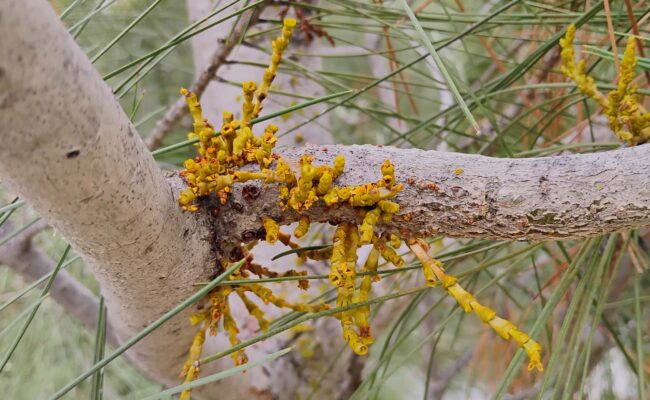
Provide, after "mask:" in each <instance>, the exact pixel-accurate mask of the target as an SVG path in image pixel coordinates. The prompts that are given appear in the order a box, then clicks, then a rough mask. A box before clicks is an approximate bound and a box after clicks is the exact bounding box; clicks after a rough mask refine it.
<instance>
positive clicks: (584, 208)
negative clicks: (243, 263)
mask: <svg viewBox="0 0 650 400" xmlns="http://www.w3.org/2000/svg"><path fill="white" fill-rule="evenodd" d="M278 153H279V154H280V155H281V156H282V157H284V158H285V159H286V160H287V161H289V162H291V163H293V165H294V166H297V160H298V158H299V157H300V156H301V155H303V154H305V153H308V154H312V155H314V157H315V160H314V164H315V165H320V164H329V165H331V164H332V162H333V160H334V157H335V156H336V155H337V154H343V155H344V156H345V159H346V168H345V173H344V174H343V175H341V176H340V177H339V178H338V180H337V181H336V182H335V184H336V185H338V186H345V185H359V184H362V183H367V182H376V181H377V180H379V179H380V175H381V173H380V165H381V163H382V162H383V161H384V160H386V159H390V160H391V161H392V162H393V165H394V166H395V175H396V178H397V180H398V181H399V182H401V183H403V184H404V190H403V191H402V192H401V193H399V194H398V195H397V196H396V197H395V199H394V200H395V201H396V202H398V203H399V204H400V207H401V210H400V212H399V213H398V214H397V215H395V217H394V218H393V220H392V221H391V222H390V223H388V224H383V225H380V228H383V229H386V230H389V231H392V232H396V233H399V234H400V235H401V236H402V237H405V238H409V237H428V236H432V235H446V236H452V237H464V238H483V239H501V240H502V239H505V240H557V239H568V238H577V237H586V236H593V235H598V234H602V233H607V232H613V231H622V230H629V229H635V228H639V227H643V226H648V225H650V176H649V175H648V174H647V172H646V170H645V168H646V166H647V165H648V163H650V145H642V146H637V147H633V148H624V149H620V150H616V151H608V152H602V153H594V154H580V155H561V156H554V157H544V158H522V159H507V158H492V157H484V156H479V155H470V154H458V153H443V152H437V151H424V150H417V149H398V148H394V147H382V146H373V145H363V146H342V145H331V146H308V147H303V148H289V149H283V150H279V151H278ZM296 170H297V167H296ZM250 185H255V186H257V187H258V189H259V190H255V191H254V192H255V193H259V196H258V197H256V198H254V199H251V197H250V196H246V197H243V196H242V195H241V191H242V188H244V187H246V186H250ZM247 191H248V192H249V193H250V190H247ZM277 196H278V193H277V188H276V187H275V185H270V184H260V183H244V184H238V185H236V189H235V190H234V196H233V198H232V200H231V205H234V207H233V206H231V207H229V208H227V209H225V210H222V212H220V214H219V219H218V220H217V221H216V222H217V224H218V226H222V227H225V226H230V227H233V226H234V227H235V229H230V230H229V232H230V235H228V236H232V237H233V238H234V240H235V241H237V240H241V239H242V238H245V237H247V236H250V235H251V232H256V230H257V229H259V227H260V226H261V222H260V219H261V217H262V216H263V215H266V216H271V217H273V218H276V219H277V220H278V221H281V222H282V223H283V224H287V223H291V222H294V221H296V220H297V218H298V217H299V216H298V215H297V214H296V213H292V212H286V211H284V212H283V211H282V209H281V207H280V205H279V204H278V201H277V198H278V197H277ZM307 214H308V215H309V216H310V218H311V220H312V221H314V222H338V221H343V220H356V221H359V220H358V216H357V214H356V213H355V212H354V210H352V209H351V208H350V207H340V208H338V209H327V208H325V207H324V206H323V205H319V204H316V205H314V206H313V207H312V208H311V209H310V210H308V211H307ZM235 221H236V224H235V223H234V222H235ZM236 235H239V237H237V236H236ZM220 240H222V241H225V240H227V238H226V237H224V236H222V237H221V238H220ZM223 244H224V245H225V244H226V243H225V242H224V243H223Z"/></svg>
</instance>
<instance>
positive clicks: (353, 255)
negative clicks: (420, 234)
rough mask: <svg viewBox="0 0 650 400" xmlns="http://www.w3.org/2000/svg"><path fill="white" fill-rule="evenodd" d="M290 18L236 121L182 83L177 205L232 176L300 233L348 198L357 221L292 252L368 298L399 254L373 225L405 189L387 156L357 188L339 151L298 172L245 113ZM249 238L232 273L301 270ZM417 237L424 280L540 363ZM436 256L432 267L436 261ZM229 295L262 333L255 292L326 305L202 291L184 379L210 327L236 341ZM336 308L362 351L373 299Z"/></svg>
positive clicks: (394, 239) (308, 159)
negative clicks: (267, 255) (283, 264)
mask: <svg viewBox="0 0 650 400" xmlns="http://www.w3.org/2000/svg"><path fill="white" fill-rule="evenodd" d="M295 25H296V22H295V21H294V20H293V19H285V20H284V23H283V28H282V33H281V36H280V37H279V38H277V39H276V40H275V41H273V55H272V59H271V64H270V65H269V67H268V68H267V69H266V70H265V72H264V76H263V79H262V82H261V84H260V85H259V86H258V85H257V84H256V83H255V82H252V81H249V82H244V83H243V85H242V89H243V93H244V95H243V104H242V114H241V115H242V119H241V120H237V119H235V118H234V115H233V114H232V113H231V112H228V111H224V113H223V120H222V124H221V128H220V129H219V130H218V131H217V130H215V128H214V127H213V125H211V124H210V123H209V122H208V121H207V120H205V119H204V118H203V115H202V112H201V105H200V103H199V101H198V99H197V98H196V95H195V94H194V93H192V92H190V91H188V90H186V89H182V90H181V93H182V94H183V95H184V96H185V98H186V101H187V105H188V108H189V110H190V113H191V114H192V118H193V131H192V132H190V133H189V134H188V137H189V138H190V139H197V140H198V143H197V144H196V147H197V153H198V154H197V156H196V157H195V158H193V159H189V160H186V161H185V162H184V167H185V168H184V170H183V171H182V172H181V173H180V174H181V176H182V177H183V178H184V179H185V182H186V183H187V188H186V189H185V190H184V191H183V192H182V193H181V194H180V196H179V198H178V202H179V204H180V206H181V207H182V208H183V209H184V210H187V211H189V212H196V211H198V208H199V205H198V203H197V199H198V198H200V197H203V196H216V197H217V198H218V199H219V200H220V202H221V204H226V203H227V201H228V196H229V193H230V191H231V186H232V185H233V184H235V183H238V182H245V181H249V180H259V181H263V182H266V183H273V184H277V185H278V188H279V199H278V203H279V205H280V206H281V207H282V208H283V209H284V210H286V211H287V212H289V211H290V212H292V213H298V214H299V215H300V217H299V222H298V225H297V227H296V229H295V231H294V236H295V237H296V238H300V237H303V236H305V235H306V234H307V233H308V232H309V229H310V225H311V221H310V219H309V217H308V216H307V214H305V211H307V210H309V209H310V208H311V207H312V206H313V205H314V204H316V203H320V204H322V205H325V206H327V207H333V208H335V207H340V206H343V205H345V206H347V207H351V208H353V209H354V210H355V211H356V212H357V213H358V218H359V221H360V223H359V224H358V225H357V224H356V223H354V222H350V221H348V222H343V223H339V224H338V225H337V227H336V230H335V232H334V236H333V238H332V245H331V246H329V247H327V248H324V249H318V250H308V251H302V252H300V253H299V255H298V257H300V258H302V259H313V260H329V262H330V272H329V281H330V282H331V284H332V285H333V286H334V287H335V288H336V291H337V299H336V306H337V307H344V306H353V305H355V304H357V303H361V302H365V301H367V300H368V299H369V297H370V295H371V289H372V284H373V282H376V281H378V280H379V275H377V273H376V272H377V267H378V265H379V259H380V258H383V259H384V260H386V261H387V262H389V263H391V264H393V265H395V266H396V267H402V266H403V265H404V259H403V258H402V257H401V256H400V255H399V254H398V250H399V249H400V247H401V246H402V240H401V239H400V238H399V237H398V236H396V235H395V234H393V233H390V232H385V231H384V232H382V231H381V230H380V228H381V224H382V223H383V224H385V223H388V222H390V221H391V219H392V218H393V215H395V214H396V213H398V212H399V211H400V206H399V204H398V203H396V202H394V201H393V199H394V197H395V196H396V195H397V194H398V193H399V192H401V191H402V189H403V185H402V184H401V183H398V181H397V178H396V176H395V168H394V167H393V165H392V163H391V162H390V160H386V161H385V162H384V163H383V164H382V165H380V166H378V168H379V169H380V171H381V178H380V179H379V180H378V181H377V182H369V183H365V184H362V185H358V186H338V185H336V181H337V178H339V177H340V176H341V175H342V174H343V173H344V171H345V158H344V157H343V156H342V155H338V156H336V157H335V159H334V161H333V163H332V165H314V163H313V161H314V158H313V157H312V156H310V155H303V156H302V157H301V158H300V160H299V162H298V164H299V171H298V173H296V172H294V171H293V169H292V168H291V166H290V165H289V163H288V162H287V161H285V160H284V159H283V158H282V157H280V156H279V155H277V154H274V153H273V149H274V146H275V144H276V142H277V138H276V136H275V133H276V132H277V130H278V128H277V127H276V126H274V125H268V126H267V127H266V128H265V129H264V131H263V132H262V133H261V135H259V136H258V135H256V134H255V133H254V132H253V128H254V127H253V126H252V123H251V121H252V120H253V119H254V118H256V117H257V116H258V115H259V112H260V111H261V110H262V102H263V101H264V99H265V98H266V97H267V95H268V91H269V87H270V85H271V83H272V82H273V80H274V78H275V75H276V72H277V67H278V64H279V62H280V60H281V57H282V52H283V51H284V50H285V49H286V47H287V45H288V43H289V39H290V37H291V33H292V30H293V29H294V27H295ZM244 165H257V170H254V171H251V170H249V169H247V170H241V167H243V166H244ZM260 225H261V226H262V227H263V228H264V231H265V240H266V241H267V242H269V243H276V242H278V241H279V242H281V243H282V244H283V245H285V246H288V247H291V248H293V249H295V248H298V247H299V245H298V244H297V243H295V242H293V241H292V240H291V235H289V234H287V233H284V232H282V231H281V230H280V226H279V224H278V222H277V221H275V220H274V219H272V218H270V217H268V216H262V217H261V219H260ZM255 243H256V242H253V243H249V244H247V245H241V247H240V250H241V251H240V253H241V254H242V255H243V256H244V259H245V262H244V264H243V265H242V267H241V268H240V270H239V271H238V272H236V273H233V274H232V275H231V276H230V278H229V279H230V280H246V279H247V278H249V277H250V276H251V274H252V275H256V276H258V277H268V278H274V277H279V276H294V277H301V276H304V275H306V272H304V271H295V270H290V271H288V272H284V273H282V274H280V273H278V272H275V271H272V270H270V269H269V268H266V267H264V266H262V265H259V264H257V263H255V262H254V259H253V255H252V254H251V253H250V249H251V248H252V246H253V245H254V244H255ZM409 243H411V242H409ZM413 243H416V244H417V243H420V242H413ZM416 244H411V249H412V250H413V252H414V254H415V255H416V256H417V257H418V258H419V259H420V260H421V262H422V265H423V269H424V272H425V276H426V277H427V281H428V282H429V283H430V284H434V283H436V282H438V281H441V282H442V285H443V287H444V288H445V289H446V290H447V292H448V293H449V294H450V296H452V297H454V298H455V299H456V300H457V301H458V302H459V304H460V305H461V307H463V309H465V310H466V311H474V312H475V313H477V314H478V315H479V317H480V318H481V319H483V320H484V321H485V322H486V323H488V324H490V326H492V327H493V328H494V329H495V331H496V332H497V333H498V334H499V335H501V336H502V337H504V338H506V339H513V340H514V341H516V342H517V343H518V344H519V345H521V346H522V347H524V348H525V349H526V350H527V352H528V354H529V356H530V358H531V366H534V367H536V368H538V369H541V361H540V351H541V348H540V347H539V345H538V344H537V343H536V342H534V341H533V340H531V339H530V338H529V337H528V336H527V335H526V334H524V333H523V332H521V331H519V330H517V328H516V327H515V326H514V325H513V324H511V323H510V322H508V321H506V320H503V319H501V318H498V317H496V315H494V312H493V311H492V310H490V309H488V308H487V307H484V306H481V305H480V304H479V303H478V302H477V301H476V299H474V298H473V297H472V296H471V295H470V294H469V293H467V292H465V291H463V290H462V288H460V286H458V284H457V283H456V282H455V278H453V277H451V276H449V275H444V273H442V272H441V271H442V268H441V267H439V266H438V267H436V268H437V269H436V268H433V267H431V266H430V265H431V263H432V262H433V261H431V260H430V259H429V258H426V257H425V255H426V252H424V251H423V250H422V248H421V247H417V246H416ZM366 245H368V246H371V250H370V253H369V255H368V257H367V258H366V259H365V261H363V266H362V268H361V269H360V270H359V268H358V266H359V265H360V261H359V259H358V253H359V249H360V248H361V247H362V246H366ZM418 246H419V245H418ZM235 261H237V260H228V259H225V260H221V264H222V267H224V268H227V267H228V266H229V264H230V263H232V262H235ZM435 263H437V262H435ZM435 263H434V265H438V264H435ZM432 268H433V269H432ZM359 272H363V273H364V274H363V278H361V279H358V276H357V274H358V273H359ZM452 281H453V283H452ZM298 287H299V288H301V289H307V288H308V281H307V280H306V279H298ZM232 296H237V297H238V298H239V299H240V300H241V301H242V303H243V304H244V305H245V307H246V309H247V311H248V313H249V314H250V315H251V316H252V317H254V318H255V319H256V320H257V321H258V324H259V327H260V329H261V330H263V331H265V330H267V329H268V327H269V324H270V323H269V321H268V320H267V319H266V318H265V314H264V311H263V310H262V309H261V308H260V307H259V306H258V304H257V303H256V302H255V301H254V300H253V299H252V297H253V296H254V297H256V298H257V299H258V300H259V301H261V302H263V303H264V304H266V305H268V304H272V305H274V306H276V307H279V308H288V309H291V310H294V311H297V312H319V311H322V310H325V309H327V308H329V306H328V305H327V304H319V303H315V304H308V303H300V302H299V303H292V302H289V301H287V300H285V299H284V298H282V297H281V296H279V295H277V294H274V293H273V292H272V291H271V290H270V289H268V288H266V287H264V286H262V285H260V284H259V283H255V282H254V280H251V282H247V283H241V282H239V283H238V284H234V283H233V284H230V285H224V286H219V287H217V288H216V289H214V290H213V291H212V292H211V293H210V294H209V296H208V298H207V299H205V301H204V305H203V307H202V308H201V311H199V312H198V313H196V314H193V315H192V316H191V322H192V325H194V326H199V331H198V333H197V334H196V337H195V339H194V342H193V343H192V346H191V348H190V351H189V357H188V360H187V362H186V363H185V365H184V367H183V371H182V374H181V376H182V377H184V378H185V382H190V381H192V380H193V379H195V378H196V377H197V376H198V373H199V369H200V365H199V359H200V356H201V349H202V344H203V342H204V340H205V335H206V332H208V333H209V334H210V335H215V334H216V333H217V330H218V329H219V326H221V327H222V329H223V331H224V332H226V334H227V335H228V338H229V341H230V344H231V345H232V346H235V345H237V344H238V343H239V342H240V341H239V338H238V334H239V328H238V325H237V322H236V321H235V318H234V317H233V315H232V313H231V310H230V303H229V301H230V298H231V297H232ZM335 316H336V318H338V319H339V320H340V322H341V328H342V333H343V339H344V340H345V341H346V342H347V343H348V344H349V346H350V348H351V349H352V350H353V351H354V352H355V353H356V354H359V355H363V354H366V353H367V352H368V347H369V346H370V344H371V343H372V342H373V337H372V334H371V330H370V322H369V319H370V318H369V317H370V306H368V305H365V306H358V307H350V308H349V309H348V310H347V311H343V312H340V313H338V314H336V315H335ZM231 357H232V359H233V361H234V363H235V364H237V365H240V364H243V363H246V362H247V357H246V354H245V352H244V350H243V349H242V350H239V351H236V352H234V353H233V354H232V355H231ZM189 396H190V393H189V391H186V392H183V394H182V396H181V398H183V399H189Z"/></svg>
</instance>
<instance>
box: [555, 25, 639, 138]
mask: <svg viewBox="0 0 650 400" xmlns="http://www.w3.org/2000/svg"><path fill="white" fill-rule="evenodd" d="M575 33H576V27H575V26H574V25H569V27H568V28H567V32H566V35H565V36H564V38H563V39H560V47H561V48H562V52H561V57H562V62H563V65H562V66H561V71H562V73H563V74H564V75H566V76H567V77H569V78H571V80H573V82H575V84H576V86H577V87H578V90H580V92H582V93H583V94H585V95H586V96H588V97H590V98H591V99H593V100H595V101H596V102H597V103H598V105H600V107H602V109H603V113H604V114H605V116H607V121H608V122H609V126H610V128H611V129H612V131H614V133H615V134H616V136H618V138H619V139H621V140H623V141H625V142H627V143H628V144H630V145H632V146H634V145H637V144H639V143H644V142H646V141H647V140H648V139H650V112H648V111H646V110H645V109H644V108H643V106H642V105H641V104H639V101H638V99H637V95H636V90H637V86H636V85H635V84H634V83H632V81H633V80H634V78H635V76H636V74H635V68H636V65H637V58H636V54H635V51H634V48H635V45H636V40H635V38H634V37H630V38H629V39H628V41H627V46H626V47H625V53H623V59H622V61H621V66H620V71H619V77H618V83H617V84H616V89H615V90H612V91H610V92H609V93H608V94H607V96H605V95H603V94H602V93H600V92H599V91H598V88H597V87H596V83H595V82H594V79H593V78H592V77H590V76H589V75H587V73H586V72H585V60H580V61H578V63H577V64H576V62H575V58H576V55H575V50H574V46H573V42H574V40H575Z"/></svg>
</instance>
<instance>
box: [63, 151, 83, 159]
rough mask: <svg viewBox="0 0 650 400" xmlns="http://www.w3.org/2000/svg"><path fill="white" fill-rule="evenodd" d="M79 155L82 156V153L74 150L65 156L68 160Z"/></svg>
mask: <svg viewBox="0 0 650 400" xmlns="http://www.w3.org/2000/svg"><path fill="white" fill-rule="evenodd" d="M79 154H81V151H80V150H72V151H70V152H68V154H66V155H65V156H66V157H67V158H75V157H77V156H78V155H79Z"/></svg>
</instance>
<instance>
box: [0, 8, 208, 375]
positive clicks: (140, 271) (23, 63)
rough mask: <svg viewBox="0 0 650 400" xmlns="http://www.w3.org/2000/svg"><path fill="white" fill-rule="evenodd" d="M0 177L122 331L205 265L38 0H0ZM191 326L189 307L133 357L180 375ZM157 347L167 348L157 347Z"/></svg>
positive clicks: (198, 241)
mask: <svg viewBox="0 0 650 400" xmlns="http://www.w3.org/2000/svg"><path fill="white" fill-rule="evenodd" d="M0 37H3V38H4V39H3V40H0V126H1V127H2V130H3V132H2V137H3V140H2V146H0V180H2V182H3V183H5V184H7V185H8V186H9V187H10V188H11V189H12V190H13V191H14V192H15V193H17V194H19V195H20V196H21V198H23V199H25V200H26V201H27V202H29V203H30V204H31V206H32V207H33V208H34V209H35V210H36V211H37V212H38V213H39V214H40V215H41V216H43V217H44V218H45V219H46V220H47V221H48V222H49V223H50V224H51V225H52V226H53V227H55V228H56V229H57V230H58V231H59V232H60V233H61V234H62V235H63V236H64V237H65V239H66V240H67V241H68V242H69V243H70V244H71V245H72V246H73V247H74V249H75V250H76V251H77V252H78V253H79V254H81V255H83V256H84V258H85V259H86V260H87V261H89V263H90V264H91V265H94V266H96V267H95V268H94V273H95V275H96V277H97V280H98V281H99V283H100V285H101V289H102V294H103V295H104V297H105V299H106V304H107V307H108V309H109V310H110V312H109V315H110V317H111V319H112V321H113V323H114V326H115V329H116V333H117V335H118V336H119V337H120V338H121V339H124V338H126V337H129V336H131V335H133V334H135V333H137V332H138V331H140V330H141V329H142V328H143V327H145V326H146V325H148V324H149V323H151V322H152V321H154V320H155V319H156V318H158V317H159V316H160V315H161V314H163V313H164V312H165V311H167V310H169V309H170V308H172V307H173V306H174V305H176V304H179V303H180V302H181V301H182V300H184V299H185V298H187V297H188V296H189V295H191V294H192V293H193V292H194V291H195V290H196V289H195V288H194V287H193V286H192V283H194V282H195V281H196V280H197V279H206V278H207V277H208V276H209V275H210V273H211V272H210V270H211V264H210V263H211V262H212V260H213V258H212V257H211V254H210V248H209V246H207V245H206V242H205V241H204V237H206V236H208V235H209V231H208V230H207V227H206V226H205V225H204V224H203V223H202V221H201V220H200V219H199V218H197V216H193V215H189V214H186V213H183V212H182V211H181V210H180V209H179V208H178V206H177V203H176V199H175V195H174V194H173V193H172V191H171V190H170V187H169V186H168V185H167V184H166V183H165V177H164V176H163V174H162V172H161V171H160V169H159V168H158V166H157V165H156V163H155V161H154V160H153V158H152V157H151V155H150V153H149V151H148V150H147V148H146V147H145V145H144V144H143V142H142V140H141V139H140V138H139V136H138V134H137V132H136V131H135V129H134V128H133V126H132V125H131V124H130V123H129V120H128V118H127V117H126V115H125V114H124V113H123V111H122V109H121V108H120V105H119V104H118V103H117V101H116V100H115V98H114V97H113V95H112V93H111V91H110V89H109V88H108V87H107V86H106V85H105V84H104V82H103V81H102V79H101V77H100V76H99V74H98V73H97V72H96V71H95V69H94V67H93V66H92V65H91V64H90V62H89V61H88V59H87V58H86V56H85V55H84V53H83V52H82V50H81V49H80V48H79V47H78V46H77V45H76V44H75V43H74V41H73V39H72V38H71V37H70V35H68V32H67V30H66V29H65V27H64V26H63V25H62V24H61V23H60V21H59V19H58V18H57V16H56V15H55V14H54V12H53V11H52V9H51V7H49V6H48V5H47V4H45V3H43V2H42V1H39V0H25V1H23V0H21V1H3V2H2V3H1V4H0ZM193 334H194V332H193V329H188V322H187V313H183V314H181V315H179V316H177V317H176V318H174V319H172V320H171V321H169V322H168V323H167V324H165V325H164V326H163V327H161V328H160V329H159V330H157V331H156V332H155V333H154V334H152V335H151V336H150V337H148V338H146V339H145V340H143V341H142V342H141V343H140V344H138V345H137V346H136V347H135V348H134V349H133V352H132V354H131V355H132V356H133V359H134V360H135V361H136V362H137V363H138V364H139V365H140V366H141V367H142V368H143V369H144V370H145V371H147V372H148V373H149V374H150V375H152V376H154V377H156V378H157V379H159V380H162V381H164V382H167V383H178V377H177V376H178V372H179V371H180V368H181V367H182V363H183V361H184V358H185V357H186V352H187V344H188V343H190V342H191V340H192V336H193ZM161 350H163V351H161Z"/></svg>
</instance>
